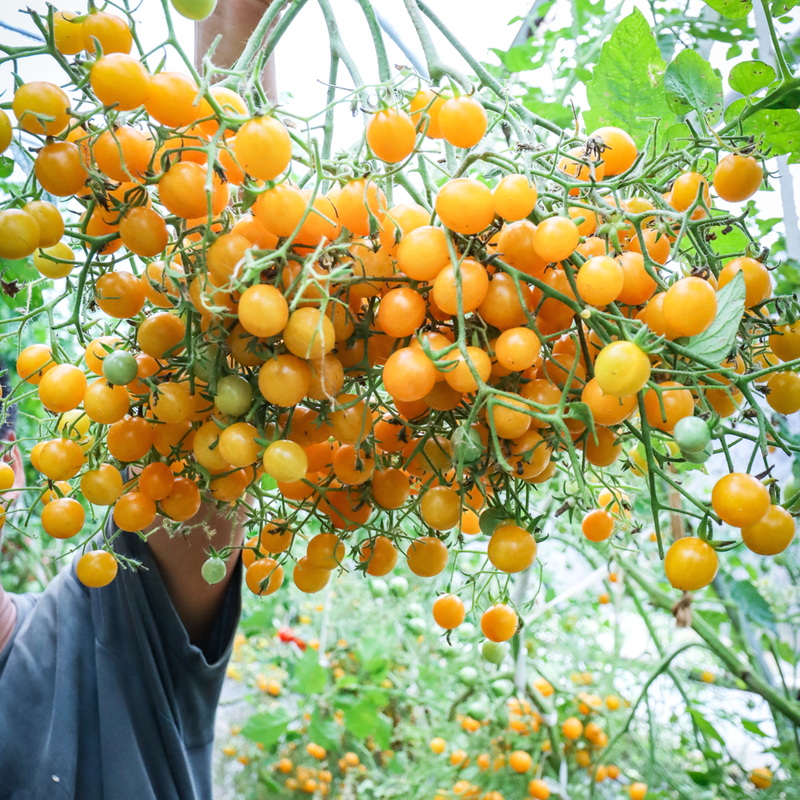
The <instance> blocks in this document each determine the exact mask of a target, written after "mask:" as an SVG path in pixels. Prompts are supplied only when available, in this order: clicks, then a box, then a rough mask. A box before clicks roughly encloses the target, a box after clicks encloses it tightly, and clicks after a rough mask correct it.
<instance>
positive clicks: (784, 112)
mask: <svg viewBox="0 0 800 800" xmlns="http://www.w3.org/2000/svg"><path fill="white" fill-rule="evenodd" d="M742 133H743V134H744V135H745V136H754V137H755V138H756V139H763V140H764V142H766V143H767V144H768V145H769V147H770V155H773V156H780V155H784V154H785V153H791V154H792V156H791V158H790V159H789V161H790V163H794V162H796V161H797V160H800V112H798V111H796V110H794V109H792V108H764V109H761V110H760V111H756V113H755V114H753V115H752V116H750V117H748V118H747V119H745V120H744V121H743V122H742Z"/></svg>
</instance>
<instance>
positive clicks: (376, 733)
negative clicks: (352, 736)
mask: <svg viewBox="0 0 800 800" xmlns="http://www.w3.org/2000/svg"><path fill="white" fill-rule="evenodd" d="M393 728H394V725H393V724H392V721H391V720H390V719H389V717H387V716H386V715H385V714H377V715H376V716H375V727H374V728H373V730H372V738H373V739H374V740H375V743H376V744H377V745H378V747H380V748H381V750H388V749H389V745H390V744H391V742H392V729H393Z"/></svg>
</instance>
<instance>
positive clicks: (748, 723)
mask: <svg viewBox="0 0 800 800" xmlns="http://www.w3.org/2000/svg"><path fill="white" fill-rule="evenodd" d="M742 727H743V728H744V729H745V730H746V731H750V733H754V734H755V735H756V736H766V735H767V734H766V733H764V731H762V730H761V728H759V727H758V724H757V723H755V722H753V720H751V719H744V717H742Z"/></svg>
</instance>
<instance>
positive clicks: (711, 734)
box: [689, 708, 725, 780]
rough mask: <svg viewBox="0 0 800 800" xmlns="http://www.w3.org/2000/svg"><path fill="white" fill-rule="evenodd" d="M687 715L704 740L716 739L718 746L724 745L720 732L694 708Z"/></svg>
mask: <svg viewBox="0 0 800 800" xmlns="http://www.w3.org/2000/svg"><path fill="white" fill-rule="evenodd" d="M689 713H690V714H691V715H692V719H693V720H694V722H695V725H697V728H698V730H699V731H700V733H702V734H703V736H705V738H706V739H716V740H717V741H718V742H719V743H720V744H722V745H724V744H725V740H724V739H723V738H722V736H721V735H720V732H719V731H718V730H717V729H716V728H715V727H714V726H713V725H712V724H711V723H710V722H709V721H708V720H707V719H706V718H705V717H704V716H703V715H702V714H701V713H700V712H699V711H698V710H697V709H696V708H690V709H689ZM693 780H694V779H693Z"/></svg>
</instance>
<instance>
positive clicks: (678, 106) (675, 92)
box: [664, 50, 722, 125]
mask: <svg viewBox="0 0 800 800" xmlns="http://www.w3.org/2000/svg"><path fill="white" fill-rule="evenodd" d="M664 88H665V89H666V90H667V103H668V104H669V107H670V108H671V109H672V110H673V111H674V112H675V113H676V114H688V113H689V112H690V111H696V112H697V113H698V114H699V115H700V116H701V117H704V118H705V119H706V120H707V121H708V122H709V124H711V125H713V124H714V123H715V122H717V121H718V120H719V118H720V116H721V114H722V78H720V76H719V75H718V74H717V73H716V72H715V71H714V70H713V69H712V67H711V64H709V63H708V62H707V61H706V60H705V59H704V58H703V57H702V56H701V55H699V54H698V53H695V51H694V50H683V51H681V52H680V53H678V55H677V56H676V57H675V58H674V59H673V60H672V61H671V62H670V64H669V66H668V67H667V69H666V71H665V72H664Z"/></svg>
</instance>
